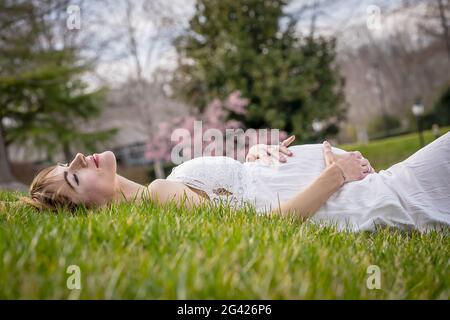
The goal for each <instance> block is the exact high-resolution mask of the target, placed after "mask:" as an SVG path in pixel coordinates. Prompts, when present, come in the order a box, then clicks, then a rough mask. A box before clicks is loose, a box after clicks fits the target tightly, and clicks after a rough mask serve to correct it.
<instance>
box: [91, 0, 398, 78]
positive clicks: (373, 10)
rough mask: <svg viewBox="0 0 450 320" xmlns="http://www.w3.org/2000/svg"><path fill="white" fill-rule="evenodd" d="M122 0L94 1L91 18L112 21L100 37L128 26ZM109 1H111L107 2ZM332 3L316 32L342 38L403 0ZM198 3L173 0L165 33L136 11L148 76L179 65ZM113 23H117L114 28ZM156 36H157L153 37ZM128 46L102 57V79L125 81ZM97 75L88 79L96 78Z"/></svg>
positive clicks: (305, 27)
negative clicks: (181, 41) (182, 39)
mask: <svg viewBox="0 0 450 320" xmlns="http://www.w3.org/2000/svg"><path fill="white" fill-rule="evenodd" d="M140 1H142V0H134V2H133V3H138V2H140ZM120 2H121V1H114V0H111V1H108V0H106V1H103V2H102V5H101V6H100V5H93V6H92V7H91V11H88V12H87V14H86V15H87V16H88V17H87V20H88V21H89V15H92V16H94V13H95V14H97V15H103V18H106V21H107V23H108V24H110V27H109V28H101V26H98V28H99V31H98V33H96V34H97V35H98V36H99V38H101V37H102V36H105V35H106V34H104V33H105V30H110V32H113V33H116V32H117V34H120V33H121V32H124V28H123V26H122V27H121V26H120V24H121V23H123V21H124V19H125V16H124V12H125V10H124V7H121V6H120V5H118V3H120ZM105 3H107V4H106V5H105ZM312 3H314V1H313V0H293V1H292V2H291V3H290V4H289V5H288V6H287V7H286V12H287V13H290V14H294V15H295V14H296V13H298V11H299V9H300V8H301V7H302V6H304V5H305V4H306V5H311V4H312ZM329 3H330V4H329V5H326V6H325V7H323V8H321V9H320V11H319V12H318V13H317V20H316V26H317V27H316V32H317V33H319V34H323V35H330V34H333V35H336V34H337V35H339V36H340V37H342V39H345V36H346V33H347V32H350V30H351V28H352V27H353V26H355V25H364V24H368V25H372V26H375V28H374V29H376V24H377V23H378V22H377V21H380V20H379V19H378V20H377V17H378V16H377V15H379V16H380V17H381V18H382V17H383V14H384V13H385V12H386V11H388V10H390V9H393V8H395V7H396V6H398V5H399V4H400V0H391V1H387V0H336V1H329ZM194 4H195V0H171V1H170V6H171V10H173V17H174V19H176V23H175V24H173V25H172V27H171V28H170V29H168V30H163V33H164V34H161V35H158V34H156V32H157V30H155V29H154V28H153V26H152V21H149V18H148V16H147V15H145V14H142V13H141V12H138V10H135V11H134V12H132V17H133V27H134V28H135V30H136V34H137V39H138V48H139V52H140V60H141V63H142V65H143V67H144V68H145V70H146V75H147V76H150V75H151V73H152V72H153V71H154V70H156V68H158V67H164V68H166V69H168V70H172V69H174V68H175V67H176V51H175V49H174V48H173V46H172V41H173V39H175V38H176V36H177V35H179V34H181V33H182V32H183V31H184V30H186V28H187V26H188V21H189V19H190V18H191V17H192V15H193V14H194V12H195V8H194ZM136 7H138V6H136ZM311 14H312V12H311V11H310V12H308V11H307V12H305V13H304V14H303V17H304V18H303V19H302V20H301V21H304V22H300V23H299V24H298V26H297V27H298V31H299V32H301V33H306V32H308V31H309V28H310V22H309V21H310V17H311ZM88 23H89V22H88ZM111 26H117V27H113V28H111ZM102 29H103V30H102ZM111 30H112V31H111ZM375 31H377V30H375ZM153 39H157V40H156V41H153ZM347 41H348V40H347ZM350 41H351V40H350ZM150 43H152V44H153V45H154V46H155V49H154V50H151V53H152V55H149V54H148V52H150V50H148V48H150ZM127 46H128V43H127V42H126V41H117V42H116V43H115V44H114V45H113V47H112V48H111V49H109V52H107V53H106V55H104V59H103V61H100V63H99V64H98V65H97V68H96V77H97V76H100V77H101V78H102V81H106V82H108V83H109V84H110V85H112V86H114V84H120V83H121V82H123V81H124V79H126V78H127V76H128V75H129V73H130V71H132V70H134V66H135V64H134V61H133V59H132V58H131V57H130V55H129V54H126V51H127ZM96 77H92V79H88V80H89V81H90V82H92V81H94V82H95V78H96Z"/></svg>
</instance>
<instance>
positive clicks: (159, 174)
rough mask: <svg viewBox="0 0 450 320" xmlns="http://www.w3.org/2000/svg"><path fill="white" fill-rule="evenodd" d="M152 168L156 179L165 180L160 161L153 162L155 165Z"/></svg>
mask: <svg viewBox="0 0 450 320" xmlns="http://www.w3.org/2000/svg"><path fill="white" fill-rule="evenodd" d="M153 168H154V170H155V176H156V179H165V178H166V175H165V174H164V170H163V167H162V163H161V160H155V163H154V164H153Z"/></svg>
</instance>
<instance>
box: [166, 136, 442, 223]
mask: <svg viewBox="0 0 450 320" xmlns="http://www.w3.org/2000/svg"><path fill="white" fill-rule="evenodd" d="M289 150H291V151H292V152H293V156H292V157H288V158H287V162H286V163H278V164H265V163H263V162H262V161H261V160H257V161H255V162H246V163H241V162H239V161H236V160H234V159H232V158H229V157H222V156H216V157H199V158H194V159H192V160H189V161H186V162H184V163H182V164H180V165H179V166H177V167H175V168H174V169H173V170H172V173H171V174H170V175H169V176H168V177H167V180H172V181H178V182H182V183H184V184H186V185H188V186H191V187H194V188H197V189H200V190H203V191H205V192H206V193H207V194H208V196H209V198H210V200H211V201H214V202H221V201H225V202H226V203H227V204H229V205H232V206H235V207H242V206H244V205H245V204H247V203H249V204H251V205H253V206H254V207H255V209H256V211H257V212H258V213H260V214H264V213H265V212H267V211H268V210H271V209H273V208H276V207H278V204H279V203H280V202H283V201H286V200H288V199H290V198H291V197H294V196H295V195H296V194H297V193H298V192H300V191H301V190H302V189H304V188H305V187H306V186H307V185H309V184H310V183H311V182H313V181H314V179H315V178H317V177H318V176H319V175H320V173H321V172H322V171H323V170H324V169H325V162H324V158H323V153H322V145H321V144H310V145H301V146H292V147H289ZM333 151H334V152H335V153H345V152H346V151H344V150H341V149H337V148H333ZM369 160H370V159H369ZM224 190H226V191H227V192H225V193H224V192H223V191H224ZM309 221H311V222H313V223H319V224H322V223H325V224H332V225H335V226H336V227H337V228H338V229H339V230H344V229H345V230H352V231H360V230H374V229H375V228H376V226H392V227H396V228H399V229H403V230H411V229H417V230H420V231H427V230H430V229H436V228H441V227H444V228H447V227H448V226H450V132H449V133H447V134H445V135H444V136H442V137H440V138H439V139H437V140H435V141H434V142H432V143H430V144H429V145H427V146H426V147H424V148H423V149H421V150H419V151H418V152H416V153H415V154H414V155H412V156H411V157H409V158H408V159H406V160H405V161H402V162H400V163H398V164H396V165H393V166H392V167H390V168H389V169H387V170H381V171H380V172H378V173H373V174H370V175H368V176H367V177H366V178H365V179H363V180H361V181H355V182H350V183H346V184H344V185H343V186H342V187H341V188H340V189H339V190H338V191H337V192H336V193H334V194H333V195H332V196H331V197H330V199H329V200H328V201H327V202H326V204H325V205H323V206H322V207H321V208H320V209H319V210H318V211H317V212H316V214H315V215H314V216H313V217H311V219H310V220H309Z"/></svg>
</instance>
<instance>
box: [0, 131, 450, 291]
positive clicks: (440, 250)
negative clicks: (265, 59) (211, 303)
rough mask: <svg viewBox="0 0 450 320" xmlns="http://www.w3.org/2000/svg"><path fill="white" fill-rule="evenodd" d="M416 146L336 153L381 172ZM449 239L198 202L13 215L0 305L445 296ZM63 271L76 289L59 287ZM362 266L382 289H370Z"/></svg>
mask: <svg viewBox="0 0 450 320" xmlns="http://www.w3.org/2000/svg"><path fill="white" fill-rule="evenodd" d="M427 137H428V138H429V135H427ZM415 139H417V136H415V135H412V136H403V137H399V138H392V139H387V140H385V141H378V142H374V143H372V144H370V145H369V146H364V147H359V146H357V147H355V146H345V147H344V148H345V149H355V148H356V149H359V150H361V151H362V152H363V153H364V154H365V156H366V157H368V158H369V159H371V160H373V162H374V164H375V166H376V167H377V168H378V169H380V168H385V167H386V166H388V165H389V164H391V163H392V161H398V158H395V157H400V156H401V157H402V158H403V157H404V156H406V155H409V154H410V153H412V152H413V151H414V149H415V148H417V144H418V143H417V141H415ZM379 152H381V153H382V154H381V156H379V155H378V153H379ZM394 158H395V159H394ZM17 196H18V195H17V194H13V193H6V192H0V200H4V201H5V200H14V199H15V198H16V197H17ZM449 236H450V233H449V232H448V231H441V232H432V233H429V234H420V233H416V232H413V233H401V232H398V231H395V230H386V229H385V230H380V231H379V232H376V233H356V234H355V233H339V232H336V231H335V230H334V229H333V228H332V227H328V228H319V227H317V226H314V225H310V224H308V223H301V222H300V221H298V220H296V219H283V218H277V217H272V218H269V217H264V216H263V217H261V216H257V215H256V213H255V212H254V210H251V209H242V210H239V211H233V210H230V209H228V208H226V207H217V208H214V209H213V208H212V207H209V206H207V205H204V206H201V207H198V208H196V209H194V210H192V211H188V210H183V209H179V208H176V207H175V206H174V205H173V204H167V205H165V206H162V207H160V206H157V205H155V204H154V203H151V202H149V203H147V204H145V205H141V206H136V205H133V204H130V203H123V204H120V205H116V206H114V207H112V208H111V209H109V210H108V209H102V210H96V211H84V210H79V211H78V212H77V213H75V214H73V215H72V214H69V213H67V212H59V213H58V214H53V213H50V212H43V213H39V214H37V213H35V212H33V211H32V210H31V209H29V208H24V207H18V206H12V207H11V208H3V209H0V259H1V260H0V298H1V299H14V298H20V299H41V298H46V299H89V298H99V299H105V298H106V299H109V298H129V299H138V298H145V299H147V298H150V299H316V298H319V299H335V298H341V299H394V298H400V299H449V297H450V276H449V264H450V263H449V261H450V259H449V257H450V241H449V240H450V239H449ZM70 265H76V266H78V267H79V268H80V271H81V277H80V280H81V290H70V289H68V287H67V284H66V282H67V280H68V278H69V277H70V276H71V274H69V273H67V268H68V267H69V266H70ZM371 265H376V266H378V267H379V270H380V275H381V278H380V279H381V282H380V284H381V288H380V289H372V290H371V289H369V288H368V287H367V280H368V277H369V276H370V274H368V273H367V270H368V267H369V266H371Z"/></svg>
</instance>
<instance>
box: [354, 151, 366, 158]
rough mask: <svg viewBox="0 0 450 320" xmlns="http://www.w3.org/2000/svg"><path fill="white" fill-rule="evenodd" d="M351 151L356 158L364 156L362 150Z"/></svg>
mask: <svg viewBox="0 0 450 320" xmlns="http://www.w3.org/2000/svg"><path fill="white" fill-rule="evenodd" d="M351 153H353V154H354V155H355V156H356V158H358V159H362V158H363V156H362V154H361V152H359V151H352V152H351Z"/></svg>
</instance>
